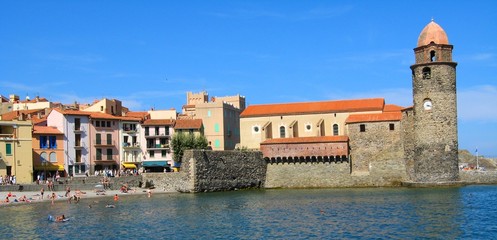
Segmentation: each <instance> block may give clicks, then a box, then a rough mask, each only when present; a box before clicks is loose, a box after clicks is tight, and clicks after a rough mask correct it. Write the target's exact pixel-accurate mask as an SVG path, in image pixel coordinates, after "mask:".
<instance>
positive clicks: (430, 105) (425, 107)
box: [423, 100, 433, 110]
mask: <svg viewBox="0 0 497 240" xmlns="http://www.w3.org/2000/svg"><path fill="white" fill-rule="evenodd" d="M432 107H433V105H432V104H431V101H430V100H425V102H424V103H423V108H424V109H425V110H431V108H432Z"/></svg>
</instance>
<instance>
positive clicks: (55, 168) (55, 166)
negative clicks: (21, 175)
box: [34, 164, 64, 171]
mask: <svg viewBox="0 0 497 240" xmlns="http://www.w3.org/2000/svg"><path fill="white" fill-rule="evenodd" d="M34 169H35V170H37V171H64V165H61V164H50V165H46V166H40V165H37V166H34Z"/></svg>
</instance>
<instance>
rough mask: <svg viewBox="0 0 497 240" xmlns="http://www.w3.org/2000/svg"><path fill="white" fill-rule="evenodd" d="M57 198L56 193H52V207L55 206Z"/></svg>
mask: <svg viewBox="0 0 497 240" xmlns="http://www.w3.org/2000/svg"><path fill="white" fill-rule="evenodd" d="M56 197H57V196H56V195H55V193H54V192H53V193H52V196H51V197H50V199H51V200H52V205H53V204H54V201H55V198H56Z"/></svg>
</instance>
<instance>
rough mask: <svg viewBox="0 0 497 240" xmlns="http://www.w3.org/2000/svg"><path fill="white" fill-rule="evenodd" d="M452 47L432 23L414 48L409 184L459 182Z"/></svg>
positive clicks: (438, 27) (442, 31)
mask: <svg viewBox="0 0 497 240" xmlns="http://www.w3.org/2000/svg"><path fill="white" fill-rule="evenodd" d="M452 49H453V46H452V45H450V44H449V40H448V38H447V34H446V33H445V31H444V30H443V29H442V27H440V25H438V24H437V23H435V22H434V21H433V20H432V21H431V22H430V23H428V25H426V27H425V28H424V29H423V30H422V31H421V34H420V35H419V38H418V45H417V47H416V48H414V55H415V64H413V65H412V66H411V70H412V88H413V102H414V106H413V113H414V114H413V117H414V121H413V122H414V126H413V127H414V129H413V133H412V134H413V140H414V141H413V142H414V146H413V147H414V149H413V151H414V152H413V153H412V156H413V168H414V169H413V170H414V171H413V178H414V179H412V180H413V181H415V182H429V183H437V182H452V181H458V180H459V168H458V162H459V161H458V138H457V102H456V101H457V96H456V66H457V63H456V62H453V61H452Z"/></svg>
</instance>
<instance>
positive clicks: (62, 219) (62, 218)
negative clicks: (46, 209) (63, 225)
mask: <svg viewBox="0 0 497 240" xmlns="http://www.w3.org/2000/svg"><path fill="white" fill-rule="evenodd" d="M65 219H66V216H64V214H62V215H61V216H57V217H55V221H56V222H62V221H64V220H65Z"/></svg>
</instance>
